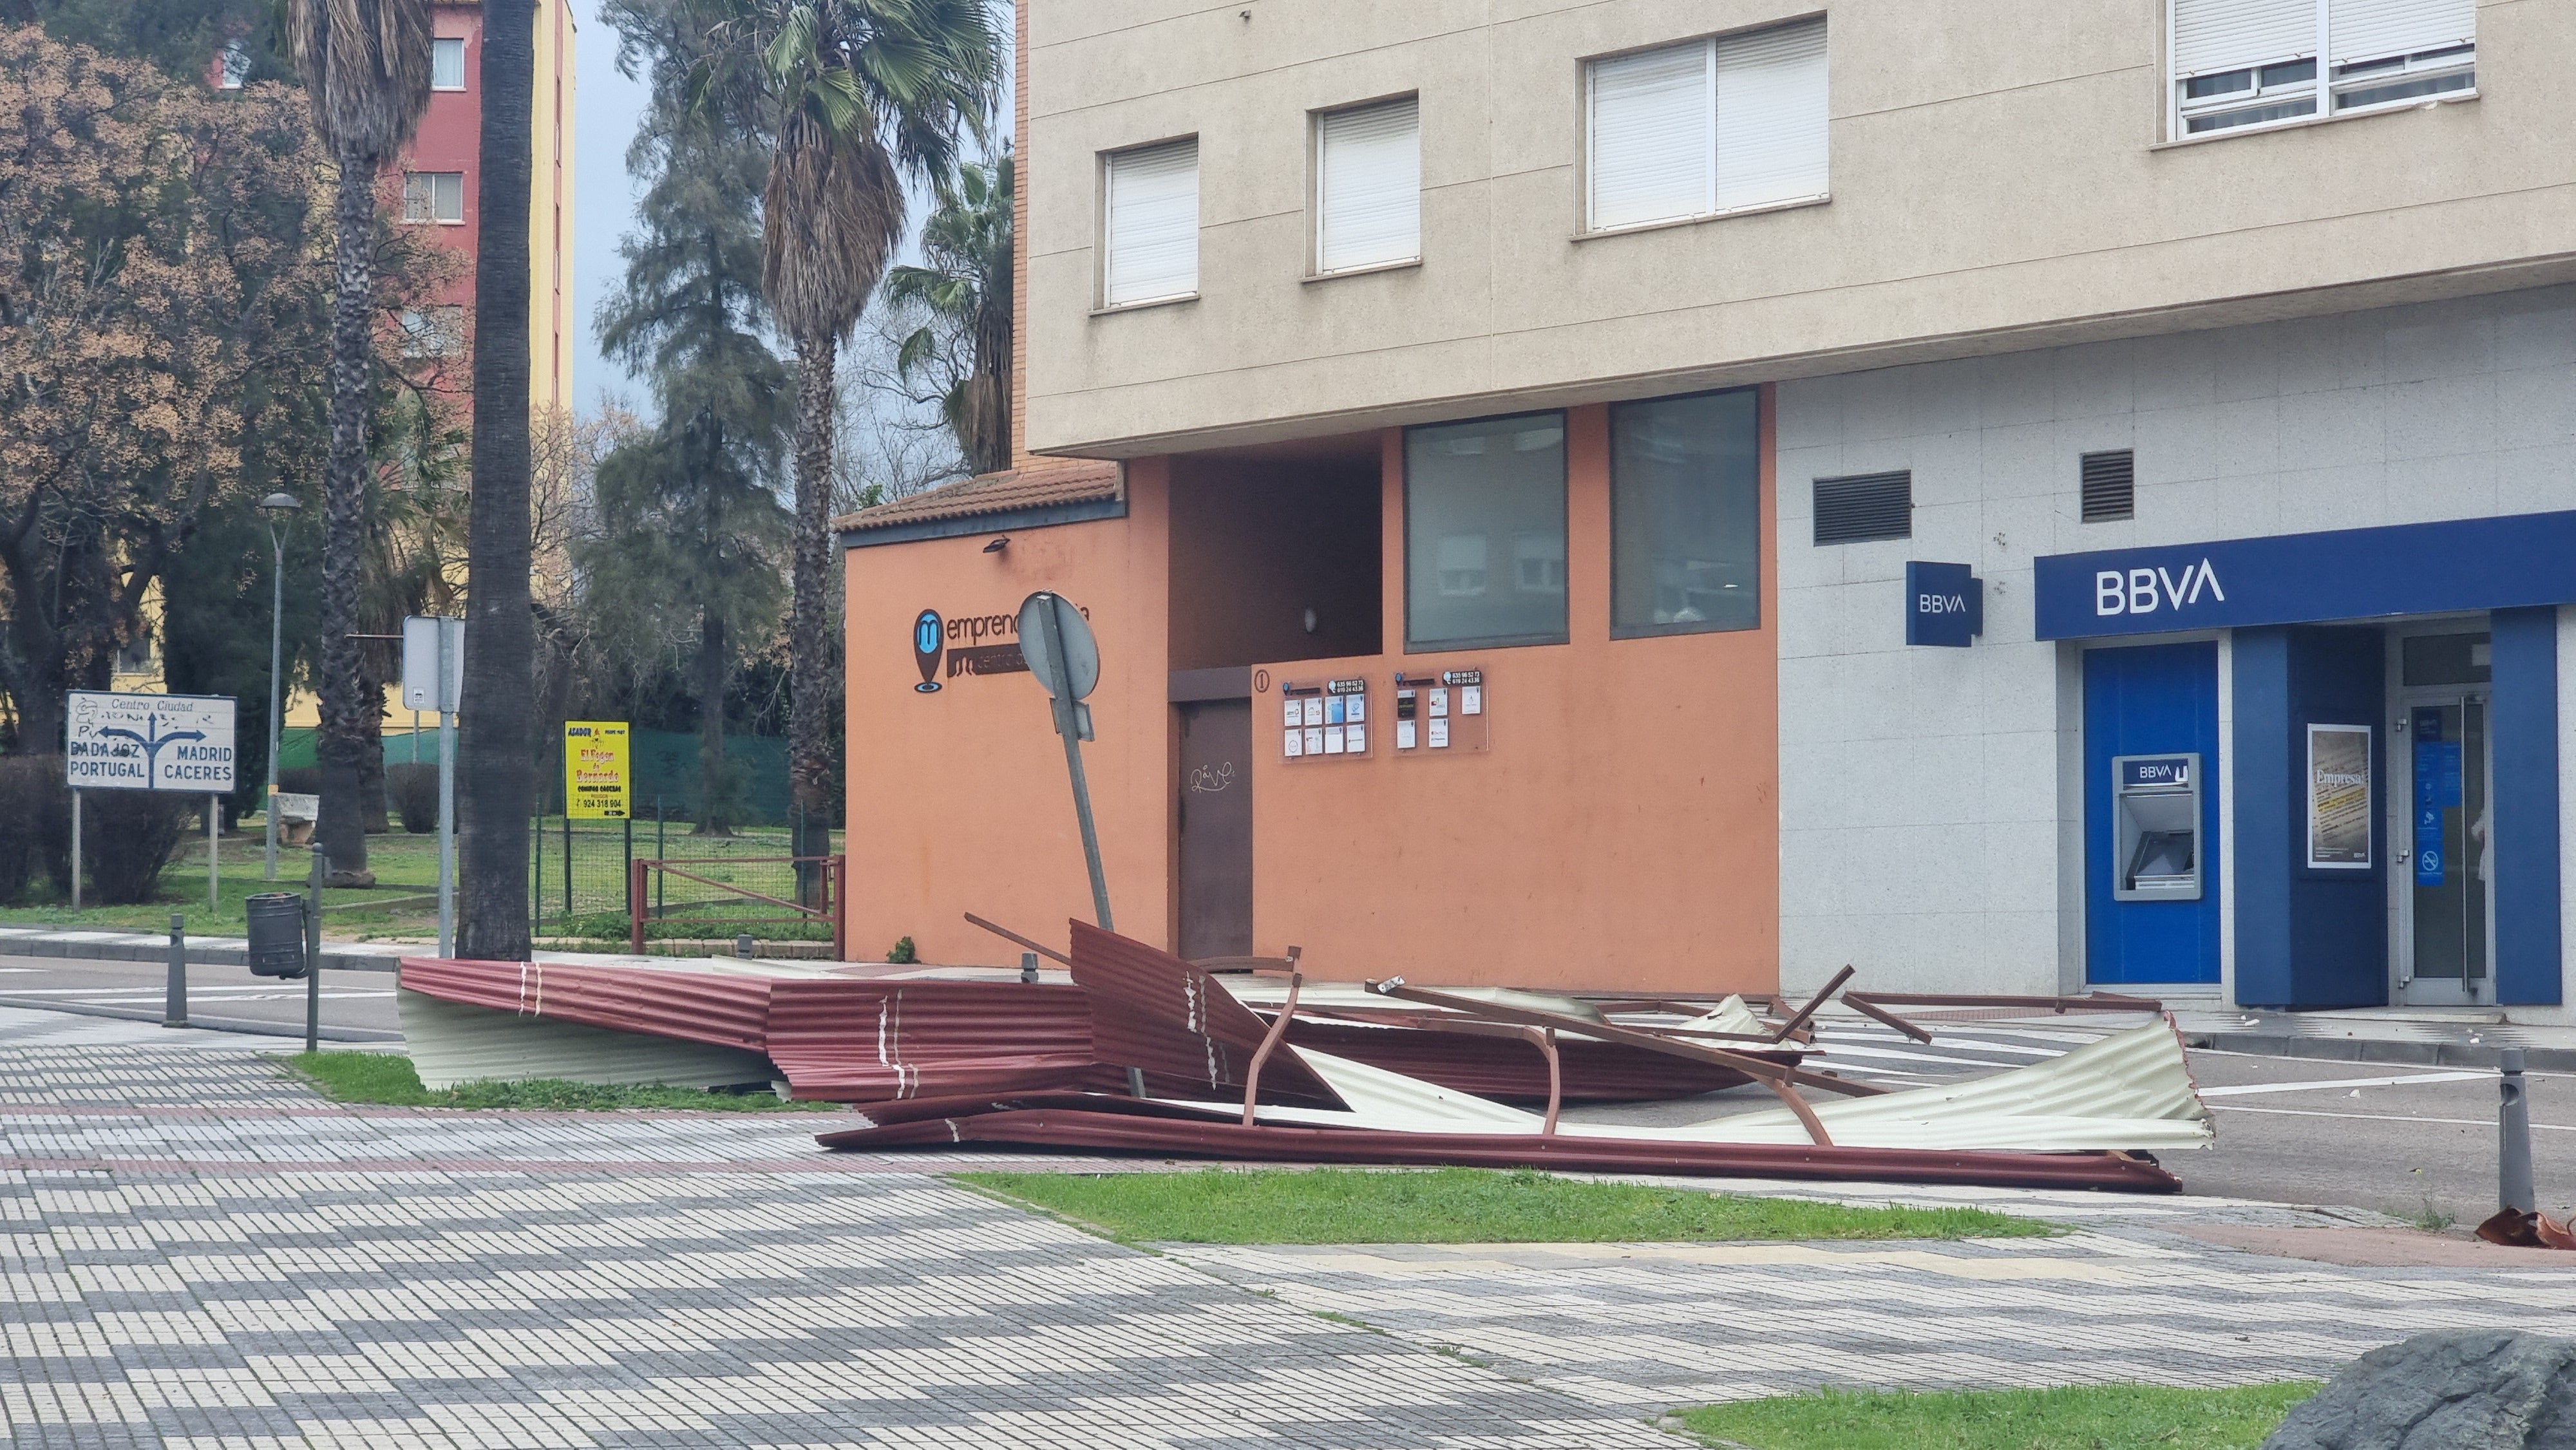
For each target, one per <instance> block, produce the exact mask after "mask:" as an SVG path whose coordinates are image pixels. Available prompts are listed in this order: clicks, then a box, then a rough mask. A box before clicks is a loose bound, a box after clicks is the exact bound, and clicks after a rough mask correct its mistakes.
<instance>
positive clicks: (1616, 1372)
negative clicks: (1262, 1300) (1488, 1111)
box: [1161, 1184, 2576, 1411]
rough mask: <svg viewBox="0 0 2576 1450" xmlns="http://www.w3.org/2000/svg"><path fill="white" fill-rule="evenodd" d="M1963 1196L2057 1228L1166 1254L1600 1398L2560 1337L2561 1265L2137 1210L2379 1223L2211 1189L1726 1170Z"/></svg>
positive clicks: (1929, 1380)
mask: <svg viewBox="0 0 2576 1450" xmlns="http://www.w3.org/2000/svg"><path fill="white" fill-rule="evenodd" d="M1731 1186H1737V1187H1755V1188H1756V1191H1785V1192H1794V1193H1797V1194H1799V1195H1801V1196H1805V1197H1825V1196H1832V1197H1845V1198H1849V1199H1850V1200H1852V1201H1855V1202H1880V1203H1884V1202H1889V1201H1912V1202H1922V1203H1939V1202H1952V1203H1959V1202H1977V1203H1982V1204H1984V1205H1985V1206H1988V1207H1993V1208H1998V1209H2002V1210H2005V1211H2009V1212H2016V1213H2032V1214H2037V1215H2039V1216H2043V1217H2047V1218H2050V1219H2053V1220H2056V1221H2058V1222H2061V1223H2072V1224H2074V1225H2076V1226H2077V1231H2076V1232H2074V1233H2070V1234H2067V1235H2065V1236H2062V1237H2057V1238H2045V1239H1993V1240H1984V1241H1978V1242H1969V1243H1937V1242H1917V1243H1906V1244H1778V1245H1770V1244H1704V1245H1703V1244H1529V1245H1492V1244H1478V1245H1430V1244H1421V1245H1366V1246H1360V1247H1320V1248H1306V1247H1294V1248H1291V1247H1266V1248H1235V1247H1227V1246H1215V1245H1205V1244H1189V1245H1179V1244H1166V1245H1162V1246H1161V1247H1162V1248H1164V1249H1165V1250H1166V1251H1168V1252H1170V1253H1172V1254H1174V1255H1176V1256H1178V1257H1181V1258H1184V1259H1186V1260H1188V1261H1189V1262H1191V1263H1194V1264H1197V1265H1199V1266H1200V1267H1202V1268H1205V1269H1207V1270H1209V1271H1210V1272H1212V1273H1216V1274H1219V1275H1222V1276H1224V1277H1225V1278H1228V1279H1231V1280H1233V1281H1234V1282H1236V1283H1239V1284H1242V1285H1243V1286H1245V1287H1246V1288H1252V1289H1259V1290H1267V1291H1269V1292H1271V1293H1274V1294H1276V1295H1277V1296H1278V1297H1279V1298H1280V1299H1281V1300H1282V1301H1283V1302H1285V1303H1289V1304H1294V1305H1296V1306H1298V1307H1300V1308H1305V1309H1312V1310H1316V1311H1319V1312H1328V1313H1335V1314H1345V1315H1349V1316H1351V1317H1352V1318H1355V1319H1361V1320H1365V1321H1367V1322H1368V1323H1370V1324H1373V1325H1377V1326H1380V1327H1382V1328H1384V1329H1387V1330H1389V1331H1390V1332H1392V1333H1396V1334H1400V1335H1403V1336H1405V1337H1407V1338H1409V1339H1413V1340H1415V1341H1418V1342H1421V1343H1425V1344H1432V1345H1446V1346H1452V1347H1454V1348H1455V1349H1457V1350H1458V1351H1461V1352H1464V1353H1465V1354H1467V1355H1469V1356H1471V1357H1473V1358H1475V1359H1477V1360H1479V1361H1482V1362H1485V1363H1488V1364H1491V1365H1493V1366H1494V1367H1495V1368H1496V1369H1499V1370H1501V1371H1503V1372H1504V1373H1506V1374H1510V1375H1514V1376H1517V1377H1521V1378H1526V1379H1529V1380H1532V1381H1534V1382H1535V1383H1538V1384H1541V1385H1544V1386H1547V1387H1548V1388H1551V1389H1556V1390H1561V1391H1563V1392H1565V1393H1567V1394H1569V1395H1572V1396H1574V1397H1576V1398H1578V1399H1581V1400H1583V1401H1585V1402H1587V1403H1590V1404H1595V1405H1600V1406H1603V1407H1605V1408H1625V1409H1633V1410H1640V1411H1645V1410H1655V1409H1660V1408H1665V1407H1670V1406H1676V1405H1684V1404H1697V1403H1703V1402H1707V1401H1711V1400H1729V1399H1749V1398H1754V1397H1757V1396H1761V1395H1772V1394H1786V1393H1791V1392H1794V1391H1797V1390H1801V1389H1809V1388H1813V1387H1814V1386H1816V1385H1818V1384H1820V1383H1823V1384H1843V1385H1873V1386H1897V1387H1914V1388H1931V1387H1970V1388H1987V1387H1996V1386H2020V1385H2057V1384H2079V1383H2089V1382H2103V1381H2115V1380H2125V1381H2143V1382H2145V1383H2149V1384H2170V1385H2222V1384H2245V1383H2253V1382H2257V1381H2263V1380H2276V1379H2288V1378H2324V1377H2326V1376H2328V1375H2330V1374H2332V1373H2333V1372H2334V1371H2335V1370H2336V1369H2337V1368H2339V1367H2340V1366H2342V1365H2343V1364H2345V1363H2346V1362H2348V1361H2350V1360H2351V1359H2352V1358H2353V1357H2354V1356H2356V1355H2358V1354H2360V1353H2361V1352H2363V1351H2364V1350H2368V1349H2374V1348H2377V1347H2378V1346H2380V1345H2383V1344H2387V1343H2391V1342H2393V1341H2395V1340H2398V1339H2403V1338H2405V1337H2406V1336H2407V1335H2409V1334H2414V1333H2417V1332H2420V1331H2422V1330H2427V1329H2452V1328H2472V1327H2487V1326H2494V1327H2504V1328H2518V1329H2527V1330H2534V1331H2538V1332H2542V1333H2549V1334H2560V1335H2564V1334H2565V1333H2567V1323H2568V1316H2569V1313H2570V1311H2571V1310H2576V1266H2571V1267H2570V1268H2567V1269H2546V1268H2544V1269H2530V1268H2517V1269H2512V1270H2497V1269H2433V1268H2406V1269H2358V1268H2343V1267H2336V1266H2330V1265H2326V1264H2319V1263H2309V1262H2305V1261H2299V1260H2288V1259H2279V1258H2271V1257H2265V1256H2261V1255H2256V1254H2248V1253H2241V1252H2238V1251H2235V1250H2232V1249H2223V1248H2217V1247H2213V1246H2211V1245H2209V1244H2207V1243H2203V1242H2201V1241H2199V1240H2196V1239H2190V1238H2186V1237H2183V1236H2181V1235H2179V1234H2175V1233H2171V1232H2166V1231H2163V1230H2161V1229H2160V1228H2158V1227H2157V1226H2156V1225H2157V1224H2158V1223H2159V1222H2160V1221H2161V1222H2165V1223H2179V1222H2185V1221H2188V1222H2203V1223H2206V1222H2224V1223H2234V1224H2255V1225H2267V1226H2273V1225H2280V1226H2287V1225H2297V1224H2301V1223H2316V1224H2327V1225H2332V1224H2335V1223H2337V1222H2339V1221H2340V1222H2345V1223H2363V1222H2370V1223H2387V1222H2389V1221H2388V1220H2384V1219H2378V1218H2377V1217H2376V1216H2375V1215H2367V1214H2360V1213H2353V1212H2349V1211H2336V1212H2333V1213H2327V1214H2319V1213H2316V1212H2315V1211H2312V1210H2297V1209H2288V1208H2281V1207H2274V1206H2269V1205H2251V1204H2232V1203H2229V1202H2227V1201H2224V1200H2213V1199H2121V1198H2108V1197H2093V1196H2087V1195H2079V1194H2036V1193H2029V1194H2004V1193H1994V1192H1991V1191H1984V1190H1974V1191H1968V1190H1961V1191H1950V1192H1926V1191H1924V1190H1920V1189H1897V1188H1890V1189H1887V1190H1885V1191H1883V1192H1877V1193H1872V1192H1869V1191H1866V1190H1861V1189H1858V1188H1856V1187H1852V1188H1845V1189H1843V1190H1840V1191H1822V1192H1820V1191H1819V1189H1818V1188H1817V1187H1816V1186H1813V1185H1804V1186H1800V1185H1788V1184H1779V1185H1761V1186H1754V1185H1731Z"/></svg>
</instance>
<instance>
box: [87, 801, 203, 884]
mask: <svg viewBox="0 0 2576 1450" xmlns="http://www.w3.org/2000/svg"><path fill="white" fill-rule="evenodd" d="M204 799H205V798H204V797H202V796H168V795H155V794H153V793H151V792H149V791H139V790H100V791H88V792H84V793H83V794H82V796H81V854H82V855H83V856H84V857H86V858H88V863H89V879H90V884H91V885H92V886H93V887H95V888H96V890H97V893H98V900H99V904H100V905H102V906H136V905H140V904H142V903H144V902H147V901H150V900H152V899H153V898H154V897H155V896H157V895H158V894H159V893H160V889H161V868H162V867H164V866H167V865H168V864H170V853H171V852H173V851H175V850H177V849H178V846H179V842H180V840H181V839H182V838H183V837H185V836H186V835H187V834H188V826H189V823H190V822H191V821H193V820H195V819H196V816H197V808H198V807H199V806H200V805H202V804H203V803H204Z"/></svg>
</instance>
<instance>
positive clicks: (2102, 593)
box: [2093, 559, 2227, 616]
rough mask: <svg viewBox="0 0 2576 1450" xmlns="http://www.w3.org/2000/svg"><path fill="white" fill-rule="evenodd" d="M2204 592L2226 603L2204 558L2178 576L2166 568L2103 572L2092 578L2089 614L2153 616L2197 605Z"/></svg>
mask: <svg viewBox="0 0 2576 1450" xmlns="http://www.w3.org/2000/svg"><path fill="white" fill-rule="evenodd" d="M2204 593H2206V594H2208V595H2209V597H2211V598H2212V599H2215V600H2217V601H2218V602H2219V603H2221V604H2224V603H2226V602H2227V591H2226V590H2224V589H2221V588H2220V587H2218V571H2217V570H2215V569H2213V568H2211V567H2209V561H2208V560H2207V559H2203V560H2201V561H2200V562H2199V563H2197V564H2185V565H2183V567H2182V573H2181V575H2180V576H2176V575H2175V573H2174V572H2173V571H2172V570H2170V569H2130V570H2127V571H2125V572H2123V571H2121V570H2118V569H2104V570H2100V571H2099V572H2097V573H2095V574H2094V576H2093V613H2094V614H2095V615H2096V616H2107V615H2113V614H2154V613H2156V612H2157V611H2159V610H2165V609H2180V608H2182V607H2183V606H2184V605H2186V604H2197V603H2199V602H2200V596H2201V595H2202V594H2204Z"/></svg>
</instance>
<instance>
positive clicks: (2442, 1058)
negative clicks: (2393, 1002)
mask: <svg viewBox="0 0 2576 1450" xmlns="http://www.w3.org/2000/svg"><path fill="white" fill-rule="evenodd" d="M2183 1038H2184V1041H2186V1042H2187V1043H2189V1044H2190V1045H2191V1046H2193V1047H2201V1048H2207V1049H2209V1050H2210V1051H2212V1052H2247V1053H2255V1054H2258V1055H2261V1056H2264V1057H2304V1058H2313V1059H2319V1060H2322V1061H2327V1062H2390V1063H2403V1064H2408V1065H2411V1066H2418V1067H2493V1066H2495V1065H2496V1053H2497V1051H2498V1050H2499V1049H2502V1048H2506V1047H2513V1046H2516V1045H2517V1044H2515V1043H2513V1042H2511V1041H2509V1040H2508V1041H2495V1040H2490V1041H2486V1042H2474V1043H2472V1042H2421V1041H2407V1040H2400V1039H2393V1038H2383V1037H2307V1036H2300V1035H2297V1034H2293V1033H2286V1032H2187V1033H2185V1034H2183ZM2523 1061H2524V1064H2525V1065H2526V1066H2528V1067H2529V1068H2531V1069H2532V1070H2534V1071H2536V1072H2576V1048H2569V1047H2526V1048H2524V1049H2523Z"/></svg>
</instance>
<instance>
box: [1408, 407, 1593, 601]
mask: <svg viewBox="0 0 2576 1450" xmlns="http://www.w3.org/2000/svg"><path fill="white" fill-rule="evenodd" d="M1404 553H1405V572H1404V616H1405V643H1406V645H1407V647H1408V648H1412V649H1448V648H1453V647H1460V646H1467V645H1488V644H1563V643H1565V415H1564V414H1562V413H1525V414H1522V415H1520V416H1519V417H1514V418H1487V419H1484V420H1482V421H1480V422H1474V423H1445V424H1441V425H1439V426H1436V427H1430V428H1414V429H1410V430H1408V431H1407V432H1406V433H1405V435H1404Z"/></svg>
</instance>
